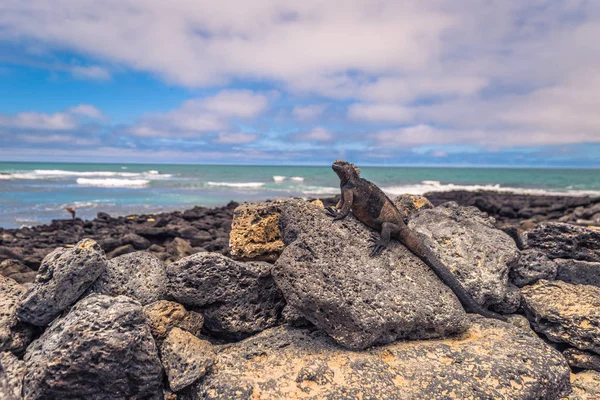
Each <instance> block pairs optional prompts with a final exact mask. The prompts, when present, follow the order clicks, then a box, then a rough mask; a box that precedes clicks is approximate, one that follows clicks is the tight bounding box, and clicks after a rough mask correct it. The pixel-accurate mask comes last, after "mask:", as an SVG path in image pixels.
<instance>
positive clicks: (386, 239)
mask: <svg viewBox="0 0 600 400" xmlns="http://www.w3.org/2000/svg"><path fill="white" fill-rule="evenodd" d="M398 232H400V227H399V226H398V225H396V224H393V223H391V222H384V223H383V224H382V225H381V236H380V237H379V239H377V236H376V235H373V236H372V237H371V242H372V244H371V246H369V250H371V253H370V256H371V257H374V256H376V255H379V254H381V252H382V251H383V249H385V248H386V247H387V245H388V244H389V243H390V238H391V236H392V235H394V234H396V233H398Z"/></svg>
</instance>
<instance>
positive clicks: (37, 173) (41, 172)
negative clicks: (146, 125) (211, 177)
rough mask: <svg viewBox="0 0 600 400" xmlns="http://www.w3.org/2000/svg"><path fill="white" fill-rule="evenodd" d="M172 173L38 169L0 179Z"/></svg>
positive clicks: (145, 176) (161, 176) (152, 176)
mask: <svg viewBox="0 0 600 400" xmlns="http://www.w3.org/2000/svg"><path fill="white" fill-rule="evenodd" d="M171 176H172V175H171V174H160V173H159V172H158V171H154V170H151V171H148V172H114V171H65V170H61V169H36V170H33V172H16V173H12V174H0V179H3V180H12V179H27V180H35V179H37V180H43V179H61V178H69V177H119V178H141V179H151V180H158V179H168V178H170V177H171Z"/></svg>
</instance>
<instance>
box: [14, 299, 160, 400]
mask: <svg viewBox="0 0 600 400" xmlns="http://www.w3.org/2000/svg"><path fill="white" fill-rule="evenodd" d="M24 361H25V362H26V364H27V373H26V375H25V379H24V381H23V393H24V395H25V398H27V399H75V398H86V399H107V400H109V399H110V400H114V399H123V400H124V399H131V398H135V399H157V400H158V399H162V385H161V381H162V367H161V364H160V360H159V358H158V353H157V349H156V346H155V344H154V340H153V339H152V335H151V334H150V328H149V327H148V325H146V321H145V318H144V314H143V312H142V307H141V305H140V303H139V302H137V301H135V300H132V299H130V298H127V297H125V296H118V297H109V296H104V295H98V294H92V295H90V296H88V297H86V298H85V299H83V300H81V301H79V302H78V303H77V304H76V305H75V306H74V307H73V308H72V309H71V310H70V311H69V313H68V314H67V315H66V316H65V317H63V318H60V319H57V320H56V321H54V322H53V323H52V324H51V325H50V326H49V327H48V328H47V329H46V331H45V332H44V333H43V334H42V336H41V337H40V338H39V339H37V340H36V341H34V342H33V343H32V344H31V346H29V347H28V348H27V352H26V354H25V357H24Z"/></svg>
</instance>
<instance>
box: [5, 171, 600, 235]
mask: <svg viewBox="0 0 600 400" xmlns="http://www.w3.org/2000/svg"><path fill="white" fill-rule="evenodd" d="M361 176H363V177H365V178H366V179H369V180H371V181H372V182H374V183H376V184H377V185H379V186H380V187H381V188H383V189H384V190H385V191H386V192H388V193H389V194H390V195H395V194H401V193H414V194H422V193H425V192H428V191H442V190H456V189H465V190H480V189H485V190H498V191H511V192H520V193H533V194H544V193H554V194H556V193H559V194H565V195H584V194H588V195H597V196H600V170H594V169H517V168H514V169H513V168H439V167H431V168H423V167H418V168H417V167H415V168H410V167H365V168H362V173H361ZM338 185H339V183H338V179H337V176H336V175H335V174H334V173H333V171H332V170H331V168H330V167H306V166H293V167H292V166H290V167H284V166H218V165H162V164H160V165H159V164H156V165H144V164H119V165H116V164H70V163H69V164H66V163H0V226H2V227H5V228H8V227H19V226H23V225H36V224H40V223H49V222H50V221H51V220H52V219H56V218H67V217H69V215H68V214H67V212H66V211H64V208H65V207H68V206H75V207H76V208H77V215H78V216H80V217H82V218H93V217H95V215H96V213H97V212H99V211H104V212H108V213H110V214H112V215H124V214H139V213H151V212H159V211H171V210H181V209H184V208H186V207H191V206H194V205H202V206H218V205H224V204H226V203H227V202H229V201H230V200H235V201H238V202H242V201H255V200H264V199H272V198H275V197H286V196H298V197H323V196H329V195H333V194H336V193H338V192H339V186H338Z"/></svg>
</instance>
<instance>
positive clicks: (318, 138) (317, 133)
mask: <svg viewBox="0 0 600 400" xmlns="http://www.w3.org/2000/svg"><path fill="white" fill-rule="evenodd" d="M294 138H295V140H299V141H306V142H329V141H332V140H333V139H335V135H334V134H333V132H331V131H329V130H327V129H325V128H323V127H322V126H316V127H314V128H313V129H312V130H311V131H310V132H307V133H301V134H297V135H295V136H294Z"/></svg>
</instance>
